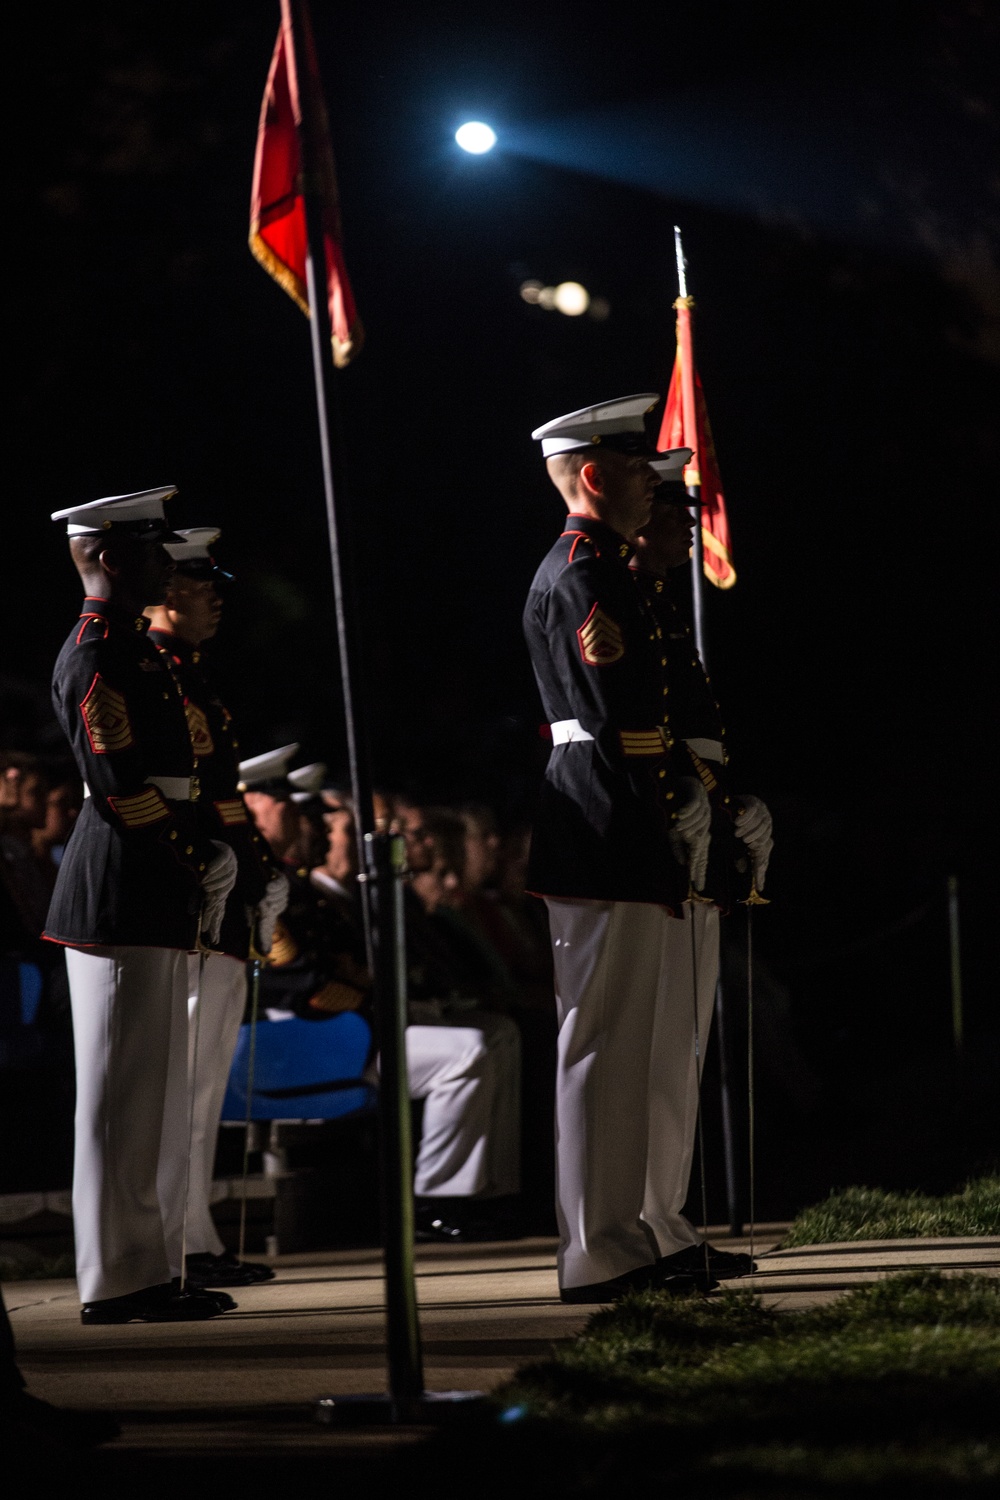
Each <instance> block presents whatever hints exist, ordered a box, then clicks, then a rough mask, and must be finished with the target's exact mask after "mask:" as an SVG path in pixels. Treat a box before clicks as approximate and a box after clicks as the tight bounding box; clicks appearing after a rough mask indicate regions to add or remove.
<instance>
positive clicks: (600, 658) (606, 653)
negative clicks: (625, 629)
mask: <svg viewBox="0 0 1000 1500" xmlns="http://www.w3.org/2000/svg"><path fill="white" fill-rule="evenodd" d="M576 638H577V640H578V641H579V642H580V655H581V656H582V657H583V659H584V661H585V662H586V663H587V666H588V667H609V666H610V665H611V663H612V662H616V661H621V659H622V657H623V656H624V655H625V641H624V639H623V637H622V632H621V626H620V625H616V624H615V622H614V620H612V618H611V616H610V615H606V614H605V613H604V611H603V609H601V608H600V606H599V605H597V604H595V605H594V607H593V609H592V610H591V611H590V614H589V615H588V616H587V618H586V619H585V620H584V622H583V624H582V625H581V626H580V628H579V630H578V631H577V632H576Z"/></svg>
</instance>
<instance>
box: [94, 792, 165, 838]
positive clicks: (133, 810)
mask: <svg viewBox="0 0 1000 1500" xmlns="http://www.w3.org/2000/svg"><path fill="white" fill-rule="evenodd" d="M108 805H109V806H110V808H111V809H112V811H113V812H116V813H117V814H118V816H119V817H120V818H121V820H122V822H123V823H124V824H125V827H126V828H150V827H152V825H153V824H154V823H162V822H163V819H164V818H169V817H170V809H169V807H168V806H167V804H166V803H165V802H164V800H163V798H162V797H161V795H160V793H159V791H158V790H157V788H156V787H155V786H151V787H147V789H146V791H144V792H140V793H139V794H138V796H136V797H109V798H108Z"/></svg>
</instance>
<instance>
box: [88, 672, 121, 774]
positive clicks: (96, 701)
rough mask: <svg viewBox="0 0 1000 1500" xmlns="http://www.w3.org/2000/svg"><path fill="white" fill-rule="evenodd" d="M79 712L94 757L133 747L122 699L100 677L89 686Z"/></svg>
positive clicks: (99, 675)
mask: <svg viewBox="0 0 1000 1500" xmlns="http://www.w3.org/2000/svg"><path fill="white" fill-rule="evenodd" d="M80 712H81V713H82V714H83V722H84V725H85V726H86V730H87V738H88V739H89V740H90V748H91V749H92V750H93V752H94V754H95V755H110V754H111V752H112V751H114V750H130V749H131V748H132V746H133V745H134V744H135V736H134V735H133V733H132V725H131V724H130V723H129V717H128V708H127V706H126V704H125V699H124V698H123V697H122V695H121V693H119V692H118V691H117V689H115V688H113V687H109V686H108V684H107V683H106V682H105V681H104V678H103V677H102V676H101V674H100V673H98V674H97V676H96V677H95V678H94V680H93V682H92V683H91V684H90V688H89V690H88V692H87V696H86V698H84V700H83V702H82V703H81V704H80Z"/></svg>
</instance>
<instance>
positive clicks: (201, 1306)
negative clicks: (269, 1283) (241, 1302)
mask: <svg viewBox="0 0 1000 1500" xmlns="http://www.w3.org/2000/svg"><path fill="white" fill-rule="evenodd" d="M227 1302H229V1303H232V1305H233V1306H234V1307H235V1305H236V1304H235V1303H234V1302H232V1298H231V1297H230V1298H227ZM228 1310H229V1309H228V1307H223V1306H222V1305H221V1303H220V1301H219V1299H218V1296H217V1295H216V1294H215V1293H214V1292H181V1291H179V1290H178V1289H177V1287H175V1286H174V1285H173V1283H172V1282H169V1281H168V1282H165V1283H164V1284H163V1285H162V1286H147V1287H144V1288H143V1289H142V1291H141V1292H129V1294H128V1295H127V1296H125V1297H104V1298H102V1300H101V1301H99V1302H85V1303H84V1304H83V1307H82V1308H81V1309H80V1322H81V1323H200V1322H203V1321H204V1320H205V1319H206V1318H217V1317H218V1316H219V1314H220V1313H223V1312H227V1311H228Z"/></svg>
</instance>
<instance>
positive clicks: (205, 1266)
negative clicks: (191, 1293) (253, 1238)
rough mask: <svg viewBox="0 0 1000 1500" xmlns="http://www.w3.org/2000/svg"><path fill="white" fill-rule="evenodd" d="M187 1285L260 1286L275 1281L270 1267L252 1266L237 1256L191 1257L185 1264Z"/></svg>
mask: <svg viewBox="0 0 1000 1500" xmlns="http://www.w3.org/2000/svg"><path fill="white" fill-rule="evenodd" d="M185 1270H186V1273H187V1284H188V1286H192V1287H199V1288H201V1287H217V1286H260V1285H261V1284H262V1283H263V1282H265V1281H273V1280H274V1272H273V1271H272V1270H271V1267H270V1266H258V1265H252V1264H251V1263H250V1262H249V1261H240V1260H237V1259H236V1256H235V1255H229V1254H225V1255H210V1254H209V1253H208V1252H207V1251H206V1252H205V1253H204V1254H201V1255H189V1256H188V1257H187V1261H186V1264H185Z"/></svg>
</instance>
